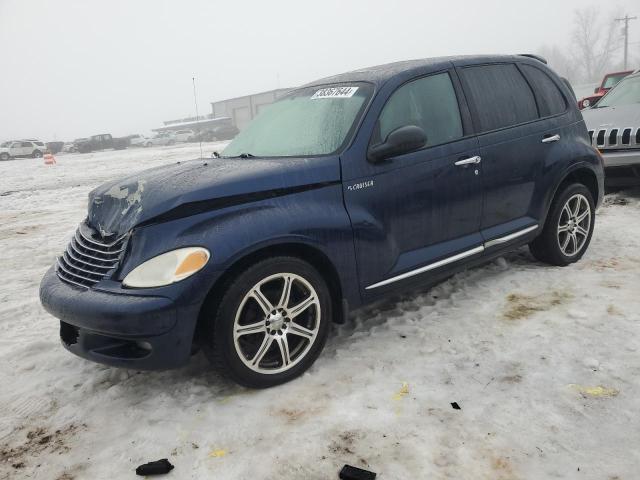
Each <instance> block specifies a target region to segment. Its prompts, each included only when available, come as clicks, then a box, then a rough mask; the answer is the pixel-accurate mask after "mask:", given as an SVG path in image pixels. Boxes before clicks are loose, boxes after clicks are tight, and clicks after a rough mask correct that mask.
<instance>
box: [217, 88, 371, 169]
mask: <svg viewBox="0 0 640 480" xmlns="http://www.w3.org/2000/svg"><path fill="white" fill-rule="evenodd" d="M372 90H373V87H372V86H371V85H369V84H366V83H348V84H344V83H343V84H336V85H323V86H316V87H308V88H302V89H300V90H296V91H294V92H292V93H290V94H289V95H287V96H285V97H283V98H281V99H279V100H277V101H276V102H275V103H273V104H271V105H269V106H268V107H265V108H264V110H262V111H261V112H260V114H259V115H258V116H257V117H256V118H255V119H254V120H253V121H252V122H251V123H249V125H248V126H247V127H246V128H245V129H244V130H242V131H241V132H240V133H239V134H238V135H237V136H236V137H235V139H234V140H233V141H232V142H231V143H230V144H229V146H227V148H226V149H225V150H224V152H223V155H224V156H225V157H238V156H241V155H245V154H246V155H247V156H248V155H251V156H256V157H293V156H296V157H297V156H313V155H328V154H331V153H335V152H337V151H338V150H339V149H340V148H341V147H342V145H343V144H344V143H345V141H346V140H347V138H348V136H349V134H350V133H351V131H352V130H353V129H354V128H355V125H356V123H357V120H358V118H359V117H360V116H361V115H362V111H363V110H364V107H365V105H366V102H367V100H368V99H369V97H370V95H371V92H372Z"/></svg>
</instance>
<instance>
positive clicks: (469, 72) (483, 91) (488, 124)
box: [461, 64, 538, 132]
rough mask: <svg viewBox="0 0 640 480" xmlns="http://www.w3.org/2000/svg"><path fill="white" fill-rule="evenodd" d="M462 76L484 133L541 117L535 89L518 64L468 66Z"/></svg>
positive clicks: (462, 71) (463, 70)
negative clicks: (534, 94) (530, 85)
mask: <svg viewBox="0 0 640 480" xmlns="http://www.w3.org/2000/svg"><path fill="white" fill-rule="evenodd" d="M461 76H462V80H463V82H464V86H465V89H466V91H467V94H468V96H469V99H470V101H471V103H472V104H473V106H474V107H475V111H476V116H477V117H478V121H479V123H480V125H479V127H480V130H481V131H482V132H487V131H490V130H497V129H499V128H505V127H510V126H513V125H518V124H520V123H525V122H529V121H531V120H535V119H536V118H538V109H537V107H536V101H535V98H534V96H533V92H532V91H531V88H530V87H529V85H528V84H527V81H526V80H525V78H524V77H523V76H522V74H521V73H520V71H519V70H518V68H517V67H516V66H515V65H513V64H500V65H482V66H477V67H466V68H463V69H462V70H461Z"/></svg>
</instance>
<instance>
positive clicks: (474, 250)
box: [365, 224, 538, 290]
mask: <svg viewBox="0 0 640 480" xmlns="http://www.w3.org/2000/svg"><path fill="white" fill-rule="evenodd" d="M537 228H538V225H537V224H536V225H531V226H530V227H527V228H523V229H522V230H518V231H517V232H513V233H510V234H509V235H505V236H504V237H498V238H494V239H493V240H489V241H488V242H485V243H484V244H483V245H478V246H477V247H474V248H472V249H471V250H465V251H464V252H461V253H458V254H456V255H453V256H451V257H447V258H443V259H442V260H438V261H437V262H434V263H430V264H429V265H425V266H424V267H420V268H417V269H415V270H411V271H409V272H405V273H402V274H400V275H396V276H395V277H391V278H387V279H386V280H382V281H381V282H378V283H374V284H373V285H369V286H368V287H365V290H371V289H373V288H378V287H382V286H384V285H389V284H390V283H394V282H397V281H399V280H404V279H405V278H409V277H413V276H415V275H420V274H421V273H424V272H428V271H429V270H434V269H436V268H439V267H442V266H444V265H448V264H450V263H453V262H457V261H458V260H462V259H463V258H467V257H470V256H472V255H476V254H478V253H482V252H484V251H485V249H486V248H490V247H493V246H495V245H500V244H503V243H507V242H510V241H511V240H515V239H516V238H519V237H521V236H523V235H526V234H527V233H529V232H533V231H534V230H536V229H537Z"/></svg>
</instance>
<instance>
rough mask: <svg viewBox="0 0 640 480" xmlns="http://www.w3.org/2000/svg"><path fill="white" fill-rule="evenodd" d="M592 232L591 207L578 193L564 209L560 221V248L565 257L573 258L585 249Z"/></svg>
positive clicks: (568, 201)
mask: <svg viewBox="0 0 640 480" xmlns="http://www.w3.org/2000/svg"><path fill="white" fill-rule="evenodd" d="M590 230H591V206H590V205H589V201H588V200H587V198H586V197H585V196H584V195H582V194H580V193H577V194H575V195H573V196H571V197H570V198H569V200H567V202H566V203H565V204H564V207H562V211H561V213H560V218H559V220H558V230H557V231H558V246H559V247H560V250H561V251H562V253H563V254H564V255H566V256H567V257H573V256H575V255H577V254H578V253H579V252H580V251H581V250H582V247H584V245H585V243H586V241H587V239H588V238H589V232H590Z"/></svg>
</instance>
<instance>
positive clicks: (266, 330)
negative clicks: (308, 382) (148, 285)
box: [203, 257, 331, 388]
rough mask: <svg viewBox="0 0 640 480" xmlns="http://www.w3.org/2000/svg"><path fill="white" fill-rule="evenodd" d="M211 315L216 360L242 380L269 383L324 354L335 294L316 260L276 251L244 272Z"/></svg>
mask: <svg viewBox="0 0 640 480" xmlns="http://www.w3.org/2000/svg"><path fill="white" fill-rule="evenodd" d="M205 315H207V317H206V319H205V324H204V332H203V333H204V337H205V338H204V342H203V350H204V352H205V354H206V355H207V357H208V358H209V360H210V361H211V363H212V364H213V366H214V367H215V368H216V369H217V370H218V371H219V372H220V373H222V374H223V375H225V376H226V377H229V378H230V379H232V380H234V381H235V382H237V383H239V384H241V385H244V386H246V387H250V388H267V387H272V386H275V385H279V384H281V383H284V382H288V381H289V380H292V379H293V378H295V377H297V376H299V375H301V374H302V373H303V372H305V371H306V370H307V369H308V368H309V367H310V366H311V365H312V364H313V362H314V361H315V360H316V358H318V356H319V355H320V352H321V351H322V348H323V347H324V344H325V342H326V339H327V335H328V333H329V325H330V322H331V297H330V293H329V289H328V287H327V285H326V282H325V281H324V279H323V278H322V276H321V275H320V274H319V273H318V271H317V270H316V269H315V268H313V267H312V266H311V265H309V264H308V263H306V262H304V261H303V260H300V259H298V258H295V257H274V258H270V259H267V260H263V261H261V262H259V263H257V264H255V265H253V266H252V267H250V268H248V269H247V270H245V271H244V272H242V273H241V274H239V275H238V276H237V277H236V278H235V279H234V280H233V281H232V283H231V284H230V285H229V287H228V288H227V289H226V291H225V293H224V294H223V295H222V298H221V300H220V302H219V303H218V304H217V306H210V307H209V308H208V309H207V310H205Z"/></svg>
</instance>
